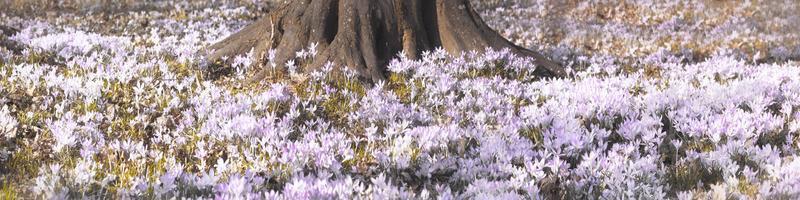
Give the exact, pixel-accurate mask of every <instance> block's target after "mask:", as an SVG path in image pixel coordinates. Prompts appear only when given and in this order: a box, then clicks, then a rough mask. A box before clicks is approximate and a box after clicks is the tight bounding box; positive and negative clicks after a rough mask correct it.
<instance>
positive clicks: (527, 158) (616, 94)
mask: <svg viewBox="0 0 800 200" xmlns="http://www.w3.org/2000/svg"><path fill="white" fill-rule="evenodd" d="M275 3H276V2H272V1H270V2H266V1H239V0H228V1H213V2H207V1H175V2H173V1H101V0H67V1H62V2H60V3H59V4H55V3H52V2H51V1H38V0H33V1H16V0H8V1H3V2H0V25H6V26H10V27H15V28H18V29H19V30H20V31H19V32H18V33H15V34H10V36H6V35H7V34H0V39H2V40H3V41H14V42H16V43H19V44H23V45H24V46H25V48H24V49H23V50H20V51H17V50H14V49H12V48H5V47H0V197H3V198H11V199H15V198H48V199H50V198H81V197H83V198H114V197H116V198H148V199H153V198H158V199H160V198H170V197H196V198H224V199H227V198H256V199H261V198H265V199H308V198H314V199H316V198H340V199H351V198H374V199H386V198H390V199H391V198H400V199H406V198H420V199H428V198H439V199H452V198H457V199H461V198H476V199H484V198H533V199H536V198H547V199H553V198H555V199H576V198H577V199H583V198H589V199H595V198H608V199H620V198H635V199H663V198H678V199H693V198H700V199H706V198H714V199H726V198H734V199H735V198H761V199H765V198H776V199H797V198H800V159H798V150H800V137H798V131H799V130H800V119H798V118H799V117H800V109H799V108H800V68H798V67H800V66H799V65H798V62H797V61H798V59H800V3H799V2H797V1H793V0H783V1H781V0H763V1H742V2H738V1H737V2H734V1H716V0H706V1H666V0H651V1H624V0H616V1H605V0H589V1H572V0H570V1H559V0H509V1H500V0H494V1H474V4H475V5H476V7H477V8H478V9H479V11H480V12H481V13H482V15H483V18H484V19H485V20H486V21H487V22H488V23H489V24H490V25H491V26H492V27H493V28H495V29H496V30H498V31H499V32H500V33H501V34H503V35H504V36H506V37H507V38H509V39H511V40H512V41H514V42H515V43H517V44H519V45H522V46H525V47H528V48H531V49H537V50H539V51H541V52H543V53H545V54H546V55H548V56H550V57H551V58H553V59H554V60H557V61H559V62H561V63H564V64H565V66H567V67H569V68H570V69H571V72H572V77H569V78H566V79H548V80H539V79H538V78H536V77H533V76H532V75H531V72H532V71H533V69H534V66H532V65H531V64H530V62H531V60H528V59H525V58H517V57H515V56H514V55H510V54H509V53H507V52H506V51H503V50H496V51H489V52H487V53H484V54H474V53H473V54H469V55H466V56H463V57H457V58H456V57H452V56H449V55H447V54H446V53H444V52H442V51H435V52H429V53H427V54H426V55H425V56H424V58H423V59H421V60H408V59H405V58H402V57H398V59H397V60H396V61H393V62H392V64H391V65H390V66H389V71H390V75H389V78H388V79H387V80H386V81H385V82H382V83H378V84H376V85H375V86H372V87H368V86H364V85H361V84H360V83H359V82H358V81H357V80H355V78H354V77H352V76H345V77H329V76H326V74H327V73H326V71H327V70H329V69H323V71H318V72H315V73H311V74H300V73H296V72H297V71H300V70H301V69H302V68H303V66H295V65H293V64H289V65H288V67H287V69H274V68H271V67H272V66H273V65H272V64H273V63H265V64H264V65H255V66H252V67H250V66H251V65H250V63H252V62H253V56H252V55H242V56H239V57H235V58H229V59H233V60H234V62H233V63H234V65H235V72H234V74H233V75H231V76H230V77H226V78H223V79H220V80H214V81H211V80H208V79H206V78H205V76H204V74H203V73H202V68H203V67H204V65H205V63H203V61H202V60H203V59H202V58H203V55H205V54H207V52H206V50H205V47H207V46H208V45H210V44H213V43H214V42H216V41H219V40H221V39H223V38H225V36H227V35H230V34H231V33H233V32H235V31H236V30H238V29H240V28H242V27H243V26H244V25H246V24H248V23H250V22H252V21H253V20H254V19H257V18H259V17H260V16H263V14H264V13H265V12H266V11H268V10H270V8H271V7H272V6H274V5H276V4H275ZM275 51H280V49H275ZM314 55H315V49H314V46H313V45H311V46H309V48H308V49H305V50H303V51H301V52H297V61H301V60H310V59H314ZM253 67H254V68H258V69H254V68H253ZM260 69H266V70H268V71H270V70H271V71H273V73H271V74H270V75H269V76H268V79H267V80H265V81H264V82H261V83H258V84H244V81H243V80H244V79H246V78H247V77H249V76H250V73H253V72H254V71H257V70H260Z"/></svg>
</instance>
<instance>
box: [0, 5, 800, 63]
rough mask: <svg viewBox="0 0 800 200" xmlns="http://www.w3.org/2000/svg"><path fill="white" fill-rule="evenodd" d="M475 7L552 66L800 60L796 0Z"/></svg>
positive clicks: (103, 16)
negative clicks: (603, 58)
mask: <svg viewBox="0 0 800 200" xmlns="http://www.w3.org/2000/svg"><path fill="white" fill-rule="evenodd" d="M284 2H291V0H184V1H174V0H0V13H2V14H0V16H4V17H2V18H0V23H4V21H8V19H10V18H15V17H18V18H36V20H38V21H48V22H51V23H57V22H59V21H65V20H67V21H69V20H86V19H90V20H89V21H94V22H97V25H108V24H111V23H107V22H112V21H113V22H115V24H119V21H121V20H122V21H124V20H126V18H128V16H130V15H133V14H137V13H138V14H142V13H149V14H152V13H161V15H166V16H180V15H185V13H191V12H194V11H201V10H206V11H208V10H209V9H210V10H212V11H214V10H219V9H222V8H242V9H245V10H246V12H245V14H243V15H242V16H241V17H239V18H237V19H235V20H242V21H243V22H246V21H252V20H255V19H258V18H260V17H261V16H263V14H265V13H268V12H269V10H271V8H273V7H274V6H275V5H278V4H279V3H284ZM472 2H473V5H474V6H475V7H476V9H478V11H479V12H480V13H482V15H483V17H484V20H485V21H487V23H488V24H489V25H490V26H492V27H493V28H494V29H495V30H497V31H498V32H500V33H501V34H503V35H504V36H506V37H507V38H509V39H511V40H512V41H514V42H515V43H517V44H519V45H521V46H525V47H528V48H532V49H538V50H540V51H543V52H546V53H548V54H549V55H551V57H554V59H556V60H562V61H565V60H574V58H576V57H580V56H584V55H587V56H589V55H608V56H610V57H613V58H615V59H622V60H624V59H625V58H634V57H642V56H647V55H651V54H656V53H661V54H663V53H668V54H673V55H680V56H683V57H686V58H689V59H690V60H701V59H703V58H706V57H708V56H711V55H713V54H718V53H720V52H723V53H727V54H736V55H739V56H741V57H743V58H747V59H748V60H753V61H754V62H769V61H785V60H797V59H798V58H800V37H799V36H798V34H800V1H797V0H748V1H732V0H730V1H729V0H472ZM156 17H157V16H156ZM119 18H121V19H119ZM98 19H99V20H98ZM137 20H142V19H140V18H139V19H137ZM145 20H146V19H145ZM17 21H18V20H17ZM81 28H83V29H90V30H86V31H94V32H101V33H102V32H103V31H100V30H111V29H113V28H109V27H105V28H104V27H97V26H95V27H93V26H85V25H84V26H81ZM106 33H108V34H114V33H113V32H107V31H106Z"/></svg>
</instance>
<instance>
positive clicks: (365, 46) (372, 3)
mask: <svg viewBox="0 0 800 200" xmlns="http://www.w3.org/2000/svg"><path fill="white" fill-rule="evenodd" d="M312 43H316V44H317V49H318V52H319V53H318V54H317V56H316V57H315V59H314V61H313V63H303V66H306V67H305V68H304V69H303V70H304V71H313V70H317V69H319V68H321V67H322V66H324V65H325V64H326V63H328V62H333V63H334V64H335V65H336V66H340V67H348V68H350V69H352V70H354V71H355V72H357V73H358V74H359V76H360V78H362V79H363V80H366V81H378V80H383V79H384V78H385V76H386V68H385V67H386V65H387V64H388V63H389V61H390V60H391V59H393V58H394V57H395V56H397V55H398V53H399V52H401V51H402V52H405V55H406V56H408V57H409V58H414V59H416V58H419V57H420V55H421V54H422V52H424V51H430V50H434V48H437V47H442V48H443V49H445V50H446V51H447V52H449V53H451V54H453V55H460V54H462V53H463V52H467V51H477V52H483V51H484V50H485V49H486V48H493V49H498V50H499V49H506V48H507V49H510V50H511V51H512V52H514V53H516V54H518V55H520V56H527V57H532V58H534V59H535V60H536V62H535V63H536V64H537V69H536V70H535V72H536V73H537V75H540V76H542V77H563V76H566V73H565V71H564V70H563V68H562V67H561V66H559V65H558V64H556V63H555V62H552V61H550V60H548V59H547V58H546V57H545V56H543V55H541V54H539V53H537V52H533V51H530V50H527V49H525V48H522V47H519V46H517V45H514V44H513V43H511V42H510V41H508V40H506V39H505V38H503V37H502V36H501V35H500V34H498V33H497V32H495V31H494V30H492V29H491V28H489V26H488V25H486V23H485V22H484V21H483V20H482V19H481V17H480V16H479V15H478V13H477V12H475V10H474V8H473V7H472V6H471V5H470V3H469V1H468V0H294V1H290V2H289V3H286V4H284V5H282V6H281V7H279V8H277V9H276V10H275V11H274V12H272V13H270V14H269V15H267V16H266V17H264V18H262V19H260V20H258V21H256V22H255V23H253V24H251V25H249V26H247V27H245V28H244V29H242V30H241V31H239V32H237V33H235V34H233V35H231V36H229V37H228V38H226V39H224V40H223V41H221V42H218V43H216V44H214V45H212V46H211V47H210V50H212V53H211V54H210V55H208V57H207V60H208V61H210V63H211V65H209V66H208V67H207V69H206V70H208V72H209V74H210V75H211V76H212V78H215V77H218V76H220V75H224V74H226V73H228V72H230V71H231V70H230V67H227V66H228V64H230V60H233V59H227V61H226V60H225V59H223V58H233V57H235V56H237V55H242V54H245V53H248V52H250V50H251V49H252V50H254V51H255V53H256V54H255V55H257V57H258V61H257V62H256V63H264V62H266V60H265V59H264V58H265V57H266V53H267V51H268V50H269V49H276V50H277V54H276V55H275V57H274V60H272V61H271V62H273V63H276V64H284V63H286V62H287V61H289V60H291V59H294V58H295V53H296V52H298V51H300V50H302V49H304V48H306V47H308V46H309V45H310V44H312ZM340 67H337V68H334V71H335V72H339V71H340V70H341V68H340ZM264 74H265V72H262V73H259V75H256V76H255V77H253V79H254V80H260V79H262V78H263V77H264Z"/></svg>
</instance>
